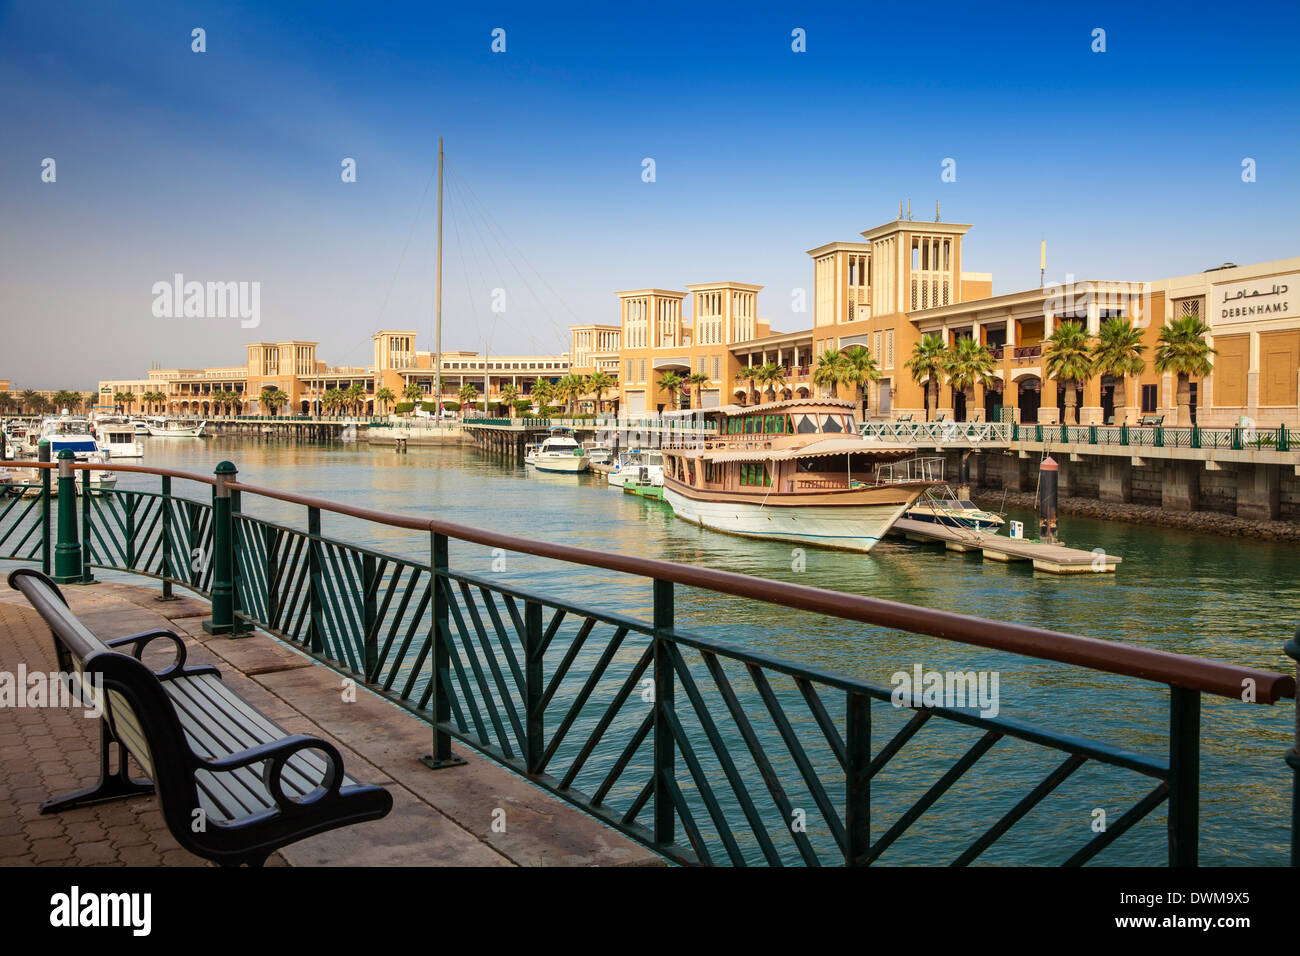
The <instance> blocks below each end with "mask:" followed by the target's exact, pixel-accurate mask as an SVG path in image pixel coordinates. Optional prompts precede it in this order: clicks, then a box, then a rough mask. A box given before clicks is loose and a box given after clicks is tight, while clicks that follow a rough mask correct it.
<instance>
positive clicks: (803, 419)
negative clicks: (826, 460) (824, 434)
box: [794, 415, 817, 435]
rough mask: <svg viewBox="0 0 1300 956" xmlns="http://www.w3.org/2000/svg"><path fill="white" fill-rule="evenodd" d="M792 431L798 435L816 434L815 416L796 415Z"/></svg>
mask: <svg viewBox="0 0 1300 956" xmlns="http://www.w3.org/2000/svg"><path fill="white" fill-rule="evenodd" d="M794 430H795V431H796V432H797V433H799V434H800V435H815V434H817V417H816V416H815V415H796V416H795V419H794Z"/></svg>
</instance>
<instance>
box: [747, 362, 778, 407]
mask: <svg viewBox="0 0 1300 956" xmlns="http://www.w3.org/2000/svg"><path fill="white" fill-rule="evenodd" d="M754 381H755V382H757V383H758V384H759V385H765V386H767V388H766V391H768V392H771V393H772V400H773V401H775V400H776V397H777V394H778V389H780V388H781V386H782V385H784V384H785V369H783V368H782V367H781V366H780V365H778V364H776V363H775V362H764V363H763V364H762V365H760V366H759V367H758V371H756V372H755V373H754ZM760 397H762V396H760Z"/></svg>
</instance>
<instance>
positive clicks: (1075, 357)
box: [1043, 322, 1093, 425]
mask: <svg viewBox="0 0 1300 956" xmlns="http://www.w3.org/2000/svg"><path fill="white" fill-rule="evenodd" d="M1043 365H1044V367H1045V368H1046V369H1047V374H1048V375H1049V376H1050V377H1052V378H1054V379H1056V380H1057V381H1058V382H1059V383H1060V384H1061V385H1062V386H1064V388H1065V421H1063V422H1062V423H1061V424H1062V425H1077V424H1079V413H1078V410H1077V408H1076V406H1077V405H1078V397H1079V396H1078V390H1079V389H1080V388H1083V386H1084V385H1085V384H1086V383H1087V381H1088V379H1090V378H1092V375H1093V365H1092V349H1091V348H1090V346H1089V343H1088V332H1087V330H1086V329H1085V328H1084V327H1083V325H1082V324H1081V323H1079V322H1062V323H1061V324H1060V325H1058V326H1057V327H1056V330H1055V331H1054V332H1052V334H1051V335H1050V336H1048V339H1047V342H1046V344H1045V345H1044V347H1043Z"/></svg>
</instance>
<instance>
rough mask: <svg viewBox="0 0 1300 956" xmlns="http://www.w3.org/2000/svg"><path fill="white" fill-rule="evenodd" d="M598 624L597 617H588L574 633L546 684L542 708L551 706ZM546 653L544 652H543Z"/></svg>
mask: <svg viewBox="0 0 1300 956" xmlns="http://www.w3.org/2000/svg"><path fill="white" fill-rule="evenodd" d="M595 626H596V619H595V618H591V617H589V618H587V619H586V620H584V621H583V622H582V627H580V628H578V633H577V634H575V635H574V638H573V641H572V642H571V643H570V644H569V649H568V650H567V651H565V653H564V657H562V658H561V659H560V663H559V664H557V665H556V667H555V673H554V674H552V675H551V680H550V683H549V684H547V685H546V690H544V691H542V709H543V710H545V709H546V708H547V707H549V706H550V703H551V700H552V699H553V698H554V697H555V694H556V691H558V690H559V689H560V685H561V684H562V683H563V682H564V678H565V677H567V676H568V673H569V668H570V667H572V666H573V662H574V661H575V660H576V659H577V657H578V652H579V651H581V650H582V647H583V645H584V644H586V643H587V637H588V636H589V635H590V634H591V630H592V628H594V627H595ZM543 653H544V652H543Z"/></svg>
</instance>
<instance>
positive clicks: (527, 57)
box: [0, 0, 1300, 389]
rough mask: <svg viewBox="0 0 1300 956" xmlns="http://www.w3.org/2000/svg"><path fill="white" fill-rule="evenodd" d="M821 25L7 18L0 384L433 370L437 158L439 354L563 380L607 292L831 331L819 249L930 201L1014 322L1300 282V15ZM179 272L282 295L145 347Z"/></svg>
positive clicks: (778, 19) (690, 14)
mask: <svg viewBox="0 0 1300 956" xmlns="http://www.w3.org/2000/svg"><path fill="white" fill-rule="evenodd" d="M805 6H806V5H803V4H795V3H787V4H771V5H769V4H756V3H748V4H744V5H739V4H737V5H734V6H733V9H734V10H735V11H741V12H728V11H724V10H721V9H718V8H716V7H715V8H713V12H708V11H707V10H705V9H704V8H702V7H701V6H699V5H696V4H683V5H681V6H674V5H672V4H668V3H660V2H655V3H648V4H645V3H643V4H608V3H604V4H591V5H584V6H570V7H564V6H561V5H556V4H552V3H547V4H528V5H523V4H521V5H519V6H518V7H517V8H511V7H507V6H497V7H494V8H491V9H478V8H477V5H476V4H430V3H419V4H409V5H406V4H378V3H366V4H319V3H310V4H307V3H303V4H296V3H294V4H277V5H276V6H275V9H274V10H269V9H265V8H263V7H262V6H260V5H250V4H240V3H230V2H223V3H220V4H217V3H212V4H192V3H183V2H182V3H176V2H168V3H159V4H152V3H131V2H124V3H116V2H115V3H111V4H88V3H87V4H63V3H53V2H50V0H44V2H16V3H14V2H4V0H0V109H3V126H2V130H3V132H2V134H0V222H2V223H3V228H2V230H0V322H2V324H3V336H0V378H12V379H13V380H14V381H15V384H17V385H18V386H20V387H64V386H67V387H79V388H82V389H85V388H89V387H90V386H92V385H93V384H94V383H95V382H96V381H97V380H99V379H100V378H117V377H137V376H142V375H143V374H144V372H145V371H146V369H148V368H149V367H150V365H151V364H157V365H159V366H162V367H175V366H182V367H193V366H202V365H222V364H242V363H243V362H244V343H246V342H249V341H254V340H268V341H273V340H276V339H286V338H297V339H306V340H312V341H318V342H320V349H319V352H318V355H319V357H321V358H322V359H324V360H326V361H328V362H330V363H331V364H358V365H365V364H368V363H369V362H370V360H371V359H370V354H371V352H370V334H371V333H372V332H373V331H374V330H376V329H378V328H415V329H417V330H418V332H419V340H418V344H419V347H420V348H429V347H431V345H432V325H433V290H434V271H433V261H434V211H435V208H434V207H435V203H434V190H433V189H432V188H430V182H431V178H432V176H433V174H434V171H435V169H436V165H437V137H438V135H439V134H441V135H442V136H444V137H445V139H446V148H447V152H448V160H449V163H450V168H451V170H452V175H450V176H449V178H448V186H447V201H446V209H445V211H444V216H445V220H446V221H445V229H444V233H445V238H446V241H445V246H444V255H445V260H444V268H445V290H446V304H445V316H444V335H443V346H444V348H446V349H453V348H469V349H477V350H480V351H482V350H483V349H484V348H485V347H486V348H489V349H490V350H491V352H492V353H494V354H507V353H514V354H518V353H521V352H523V353H532V352H539V351H540V352H552V351H555V352H558V351H563V350H566V349H567V347H568V340H567V333H566V331H565V330H566V328H567V326H568V325H569V324H571V323H573V322H576V321H579V320H581V321H597V322H610V323H612V322H616V321H617V320H618V312H617V302H616V300H615V298H614V295H613V293H614V292H615V291H617V290H620V289H628V288H642V287H645V286H661V287H668V288H677V289H681V288H683V287H684V286H685V285H686V284H688V283H697V282H708V281H713V280H718V279H736V280H739V281H744V282H755V283H760V284H762V285H764V286H766V289H765V291H764V292H763V293H762V294H760V296H759V312H760V314H761V315H762V316H764V317H769V318H771V320H772V324H773V327H774V328H775V329H780V330H793V329H797V328H806V327H808V326H809V325H810V324H811V313H810V312H806V313H803V314H796V313H794V312H793V311H792V290H793V289H795V288H805V289H806V288H809V286H810V285H811V279H812V264H811V261H810V260H809V259H808V257H807V256H806V255H805V250H807V249H810V248H812V247H814V246H817V245H820V244H822V243H825V242H829V241H832V240H853V239H857V238H859V236H858V233H859V232H861V231H862V230H863V229H867V228H869V227H871V226H874V225H877V224H879V223H881V222H885V221H888V220H890V219H892V218H894V216H895V215H896V213H897V210H898V201H899V200H900V199H906V198H908V197H910V198H911V199H912V207H913V213H914V215H915V217H916V218H917V219H918V220H929V219H933V217H934V203H935V200H936V199H939V200H942V203H943V216H944V219H946V220H949V221H960V222H968V223H973V224H974V228H973V229H972V230H971V232H970V234H969V236H968V238H967V241H966V255H965V260H964V265H965V267H966V268H967V269H968V270H970V271H981V272H992V273H993V280H994V292H995V293H1002V292H1011V291H1015V290H1018V289H1022V288H1028V287H1032V286H1036V285H1037V284H1038V244H1039V241H1040V239H1043V238H1046V239H1047V240H1048V267H1049V268H1048V277H1049V279H1050V278H1053V277H1057V278H1060V277H1064V275H1065V274H1066V273H1072V274H1074V275H1075V276H1076V277H1079V278H1113V279H1156V278H1161V277H1164V276H1170V275H1182V274H1186V273H1189V272H1195V271H1199V270H1201V269H1204V268H1206V267H1209V266H1212V265H1218V264H1219V263H1221V262H1223V261H1225V260H1231V261H1234V262H1237V263H1248V262H1257V261H1261V260H1267V259H1276V258H1282V257H1285V256H1293V255H1298V254H1300V241H1297V223H1300V216H1298V213H1300V201H1298V200H1300V168H1298V166H1300V163H1298V162H1297V158H1298V157H1300V124H1298V123H1297V118H1298V117H1297V113H1298V112H1300V107H1298V106H1297V104H1298V103H1300V99H1298V98H1297V93H1298V92H1300V89H1298V88H1300V80H1298V79H1297V71H1296V69H1295V56H1296V50H1297V45H1298V44H1297V41H1298V40H1300V5H1297V4H1296V3H1294V2H1292V3H1287V4H1279V5H1276V6H1273V5H1270V4H1267V3H1252V4H1249V5H1238V6H1224V5H1223V4H1221V3H1220V4H1205V5H1203V6H1202V7H1201V9H1200V11H1199V12H1198V11H1197V8H1196V5H1193V4H1186V3H1179V4H1175V5H1170V6H1169V7H1167V8H1164V9H1160V8H1158V7H1155V6H1152V5H1146V4H1143V5H1138V4H1130V3H1123V4H1116V5H1107V4H1098V3H1088V4H1086V5H1083V6H1080V7H1078V8H1077V12H1069V11H1068V10H1062V9H1060V8H1059V7H1057V6H1055V5H1052V4H1043V3H1039V4H1032V5H1023V6H1021V5H1016V6H1014V7H1012V6H1008V7H1007V8H1006V9H1005V12H998V9H997V7H996V6H994V5H988V4H975V3H956V4H953V3H939V4H910V5H908V4H885V5H882V4H875V3H860V4H832V5H828V6H824V9H823V10H821V11H820V12H818V13H815V14H814V13H808V12H806V10H805ZM1139 6H1141V7H1143V8H1144V9H1133V8H1136V7H1139ZM891 17H894V18H895V19H890V18H891ZM196 27H201V28H203V29H204V30H205V31H206V52H203V53H195V52H193V51H192V49H191V44H192V38H191V31H192V30H193V29H194V28H196ZM496 28H501V29H504V30H505V42H506V50H505V52H504V53H494V52H493V51H492V49H491V44H492V31H493V30H494V29H496ZM796 28H799V29H802V30H804V31H806V38H807V39H806V44H807V51H806V52H803V53H796V52H793V51H792V49H791V43H792V39H791V31H792V30H794V29H796ZM1095 28H1101V29H1104V30H1105V31H1106V33H1105V44H1106V51H1105V52H1104V53H1094V52H1092V45H1093V42H1094V41H1093V36H1092V33H1093V30H1094V29H1095ZM647 157H649V158H652V159H653V160H654V161H655V181H654V182H652V183H647V182H644V181H643V180H642V161H643V159H645V158H647ZM46 158H52V159H54V160H55V163H56V167H55V169H56V176H57V178H56V181H55V182H53V183H48V182H42V179H41V176H42V161H43V160H44V159H46ZM345 158H352V159H354V160H355V161H356V171H357V181H356V182H354V183H345V182H343V181H342V180H341V176H340V173H341V165H340V164H341V163H342V161H343V160H344V159H345ZM948 158H951V159H953V160H955V171H956V181H955V182H942V181H941V179H940V174H941V172H942V163H943V161H944V160H945V159H948ZM1245 158H1251V159H1253V160H1255V163H1256V173H1257V181H1255V182H1252V183H1245V182H1243V181H1242V175H1241V173H1242V168H1241V163H1242V160H1243V159H1245ZM176 273H181V274H182V275H184V276H185V278H186V280H189V281H199V282H207V281H245V282H254V281H256V282H259V283H260V284H261V286H260V289H261V301H260V306H261V308H260V326H259V327H258V328H256V329H245V328H241V327H240V322H239V321H238V320H237V319H233V318H225V319H223V318H212V317H209V318H155V317H154V315H153V313H152V311H151V309H152V306H153V303H154V295H153V292H152V287H153V285H154V283H156V282H160V281H168V282H170V281H171V279H172V276H173V275H174V274H176ZM497 288H501V289H504V290H505V304H506V310H505V312H504V313H497V312H494V311H493V310H492V290H493V289H497ZM809 306H810V307H811V297H809Z"/></svg>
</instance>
